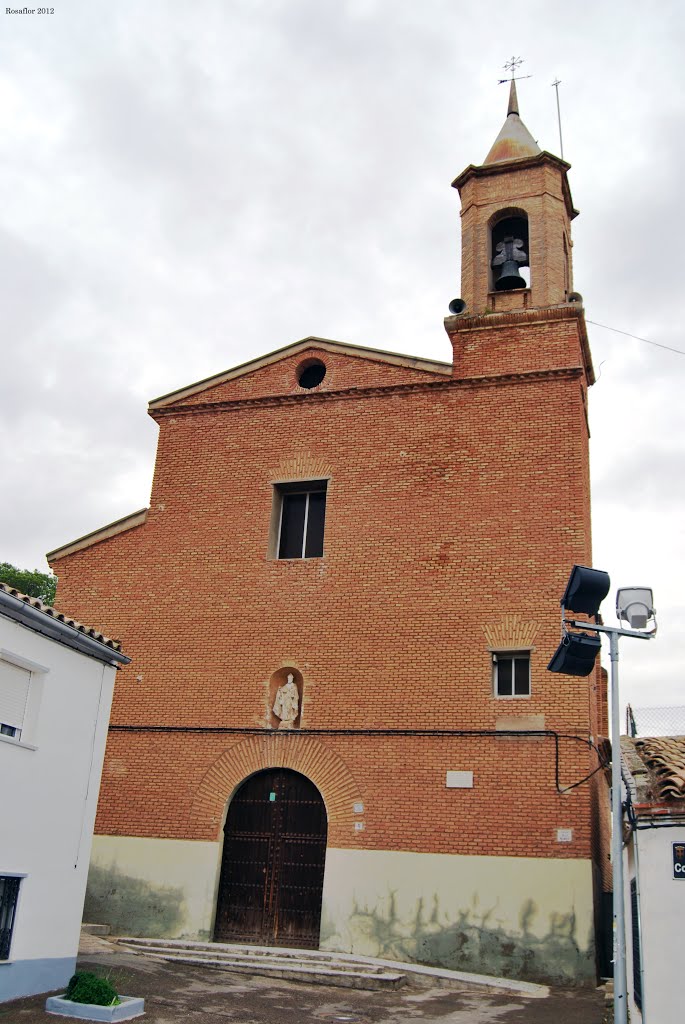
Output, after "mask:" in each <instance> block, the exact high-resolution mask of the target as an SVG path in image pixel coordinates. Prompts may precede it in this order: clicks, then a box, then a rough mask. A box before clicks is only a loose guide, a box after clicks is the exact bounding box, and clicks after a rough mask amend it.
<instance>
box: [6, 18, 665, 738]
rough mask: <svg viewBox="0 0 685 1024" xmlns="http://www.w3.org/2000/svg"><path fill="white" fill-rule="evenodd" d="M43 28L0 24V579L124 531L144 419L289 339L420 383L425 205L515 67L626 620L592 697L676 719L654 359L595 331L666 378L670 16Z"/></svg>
mask: <svg viewBox="0 0 685 1024" xmlns="http://www.w3.org/2000/svg"><path fill="white" fill-rule="evenodd" d="M12 9H19V10H21V8H12ZM2 10H5V9H4V8H3V9H2ZM47 10H49V11H53V12H54V13H51V14H47V15H39V14H34V15H31V14H7V13H0V310H1V311H2V327H3V343H2V350H1V351H2V360H1V362H0V420H1V422H2V430H1V433H0V445H1V446H2V448H1V452H0V471H1V473H2V485H3V486H2V492H3V496H4V500H3V501H2V504H1V505H0V561H9V562H12V563H14V564H15V565H18V566H20V567H22V568H30V569H33V568H39V569H43V570H45V569H47V564H46V562H45V559H44V554H45V552H46V551H49V550H51V549H53V548H56V547H59V546H61V545H63V544H65V543H67V542H68V541H70V540H73V539H74V538H76V537H79V536H82V535H83V534H85V533H88V532H90V531H91V530H95V529H97V528H99V527H100V526H103V525H105V524H107V523H109V522H112V521H113V520H116V519H119V518H121V517H122V516H125V515H127V514H129V513H130V512H133V511H135V510H137V509H140V508H143V507H145V506H146V505H147V503H148V499H149V493H150V485H151V481H152V471H153V466H154V456H155V445H156V438H157V427H156V425H155V424H154V422H153V421H152V420H151V419H150V418H149V417H148V416H147V412H146V408H147V402H148V401H149V400H150V399H151V398H155V397H157V396H159V395H162V394H165V393H167V392H169V391H172V390H174V389H176V388H180V387H182V386H183V385H185V384H188V383H191V382H193V381H196V380H200V379H202V378H204V377H207V376H210V375H212V374H214V373H219V372H220V371H222V370H225V369H227V368H229V367H231V366H233V365H236V364H239V363H243V362H245V361H246V360H249V359H250V358H252V357H256V356H258V355H261V354H264V353H266V352H269V351H271V350H273V349H275V348H279V347H282V346H284V345H287V344H289V343H291V342H294V341H297V340H298V339H300V338H303V337H307V336H309V335H318V336H320V337H327V338H333V339H336V340H339V341H347V342H352V343H354V344H357V345H367V346H370V347H373V348H381V349H387V350H390V351H397V352H404V353H409V354H412V355H421V356H427V357H432V358H437V359H443V360H445V361H448V360H450V359H451V350H450V345H449V343H448V340H447V336H446V334H445V331H444V327H443V318H444V317H445V315H447V306H448V303H449V301H450V300H451V299H452V298H454V297H456V296H458V295H459V294H460V287H459V274H460V268H459V259H460V257H459V246H460V240H459V199H458V195H457V193H456V191H455V190H454V189H452V188H450V183H451V181H452V180H453V179H454V178H455V177H456V175H457V174H458V173H459V172H460V171H461V170H462V169H463V168H464V167H465V166H467V165H468V164H470V163H481V162H482V161H483V159H484V158H485V155H486V153H487V152H488V150H489V148H490V145H491V144H492V142H493V141H494V139H495V137H496V135H497V133H498V131H499V129H500V127H501V124H502V122H503V120H504V117H505V114H506V105H507V98H508V96H507V93H508V89H507V86H506V85H498V79H500V78H504V77H506V74H507V72H505V71H504V68H503V65H504V64H505V62H506V61H507V60H508V59H509V58H510V57H512V56H516V57H521V58H523V59H524V61H525V62H524V63H523V64H522V65H521V67H520V69H519V74H520V75H530V76H531V77H530V78H527V79H525V80H523V81H521V82H520V83H519V86H518V95H519V102H520V111H521V116H522V119H523V120H524V122H525V123H526V125H527V126H528V128H529V129H530V131H531V133H532V134H533V136H534V137H535V138H536V139H537V140H538V143H539V145H540V146H541V148H543V149H546V150H548V151H550V152H552V153H556V154H559V152H560V148H559V130H558V124H557V108H556V101H555V90H554V88H553V87H552V84H551V83H552V82H553V81H554V80H555V78H556V79H559V80H560V82H561V84H560V86H559V100H560V106H561V116H562V132H563V146H564V157H565V159H567V160H568V161H569V162H570V163H571V164H572V170H571V171H570V184H571V189H572V193H573V199H574V203H575V206H576V207H577V208H578V209H579V210H580V216H579V217H578V218H577V219H576V220H575V221H574V222H573V238H574V249H573V261H574V287H575V288H576V290H577V291H579V292H580V293H581V294H582V295H583V298H584V303H585V311H586V315H587V317H588V319H589V320H590V321H593V322H594V323H592V322H591V323H590V324H589V327H588V330H589V336H590V342H591V346H592V351H593V358H594V363H595V368H596V371H597V376H598V378H599V379H598V382H597V384H596V385H595V386H594V387H593V388H592V391H591V410H590V412H591V429H592V441H591V458H592V481H593V547H594V564H595V565H596V566H597V567H598V568H602V569H605V570H607V571H608V572H609V574H610V576H611V580H612V591H611V594H610V598H608V599H607V601H606V602H605V605H604V608H603V610H604V617H605V620H606V621H607V622H613V621H614V616H613V610H612V608H611V605H612V603H613V594H614V591H615V588H616V587H620V586H631V585H640V586H651V587H653V589H654V596H655V604H656V608H657V615H658V622H659V632H658V635H657V637H656V638H655V639H654V640H652V641H649V642H647V641H641V640H630V639H624V640H622V641H621V646H620V652H621V659H620V686H621V695H622V699H623V700H624V701H625V700H628V701H630V702H631V704H632V705H633V706H634V707H636V708H642V707H652V706H655V705H685V694H684V693H683V688H684V687H683V683H684V682H685V672H684V671H683V665H684V663H685V639H684V637H685V586H684V585H683V581H682V576H683V568H684V561H685V558H684V556H685V530H684V523H683V508H684V506H685V355H682V354H678V353H676V352H672V351H669V350H668V349H666V348H660V347H657V345H656V344H647V343H646V342H643V341H638V340H634V339H632V338H630V337H627V336H625V335H623V334H618V333H615V332H614V331H610V330H606V329H604V328H602V327H599V326H595V324H604V325H608V326H610V327H612V328H615V329H617V330H620V331H625V332H628V333H629V334H633V335H637V336H639V337H641V338H645V339H648V340H649V341H651V342H654V343H657V344H658V345H661V346H670V347H671V348H676V349H680V350H682V352H685V337H684V332H683V330H682V326H681V309H680V294H681V292H682V289H683V285H682V281H683V278H684V277H685V247H684V246H683V244H682V243H683V234H682V232H681V231H680V220H681V218H680V217H679V211H680V209H681V199H682V168H683V166H685V123H684V122H685V84H684V76H683V73H682V52H683V47H684V45H685V11H684V10H683V7H682V3H679V2H669V0H662V2H660V3H659V5H658V6H654V7H653V8H652V11H651V12H650V11H649V10H648V9H647V5H646V4H644V2H643V0H640V2H635V0H622V2H621V3H620V4H619V3H617V2H614V3H609V2H597V0H593V2H587V0H576V2H575V3H573V4H566V3H560V2H553V0H519V2H518V3H517V4H474V3H473V2H468V3H467V2H465V0H422V2H421V3H415V2H410V0H335V2H333V0H193V2H192V3H186V4H181V3H173V2H171V0H165V2H160V0H146V2H145V3H144V4H141V3H139V2H137V0H136V2H134V0H116V2H110V3H104V2H103V0H67V2H63V0H56V6H55V7H54V8H48V9H47ZM559 444H560V445H561V446H563V444H564V427H563V424H560V425H559ZM569 568H570V567H569ZM560 596H561V595H560ZM58 604H59V601H58ZM64 611H66V612H68V609H64ZM604 660H605V662H606V663H608V657H607V655H606V652H605V655H604ZM674 721H675V719H674ZM667 731H668V729H667ZM670 731H682V732H685V718H683V717H682V716H681V718H680V722H679V724H678V725H677V727H676V725H675V724H672V725H671V727H670Z"/></svg>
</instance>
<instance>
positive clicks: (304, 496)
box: [276, 480, 326, 558]
mask: <svg viewBox="0 0 685 1024" xmlns="http://www.w3.org/2000/svg"><path fill="white" fill-rule="evenodd" d="M276 495H277V500H278V501H279V503H280V515H279V524H278V543H277V548H276V549H277V552H278V558H321V556H322V555H323V533H324V522H325V519H326V481H325V480H308V481H306V482H301V483H295V484H279V485H278V487H277V488H276Z"/></svg>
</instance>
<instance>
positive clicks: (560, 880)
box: [48, 83, 606, 983]
mask: <svg viewBox="0 0 685 1024" xmlns="http://www.w3.org/2000/svg"><path fill="white" fill-rule="evenodd" d="M568 168H569V165H568V164H566V163H565V162H564V161H562V160H560V159H559V158H557V157H555V156H553V155H551V154H549V153H547V152H543V151H540V150H539V148H538V147H537V145H536V143H535V142H534V140H533V139H532V137H531V136H530V134H529V133H528V130H527V129H526V127H525V125H524V124H523V122H522V121H521V119H520V117H519V115H518V109H517V102H516V95H515V87H514V85H513V83H512V92H511V98H510V105H509V112H508V115H507V118H506V121H505V124H504V126H503V128H502V131H501V132H500V135H499V136H498V138H497V140H496V142H495V144H494V146H493V147H492V150H491V151H490V153H489V154H488V157H487V158H486V160H485V162H484V163H483V164H481V165H471V166H469V167H468V168H467V169H466V170H465V171H464V172H463V173H462V174H461V175H460V176H459V177H458V178H457V179H456V181H455V182H454V185H455V187H456V188H458V190H459V193H460V196H461V201H462V299H461V300H460V301H459V302H456V303H454V304H453V306H452V310H453V312H452V313H451V315H450V316H448V317H447V319H446V320H445V329H446V331H447V334H448V336H449V338H450V341H451V342H452V346H453V361H452V362H451V363H440V362H436V361H433V360H429V359H422V358H412V357H407V356H400V355H395V354H391V353H387V352H381V351H378V350H375V349H372V348H359V347H355V346H352V345H347V344H341V343H339V342H334V341H329V340H325V339H321V338H315V337H311V338H306V339H304V340H303V341H299V342H297V343H295V344H291V345H287V346H286V347H284V348H280V349H278V350H277V351H275V352H271V353H270V354H268V355H265V356H264V357H263V358H260V359H256V360H252V361H251V362H249V363H246V364H244V365H242V366H238V367H236V368H234V369H232V370H229V371H227V372H225V373H222V374H219V375H217V376H216V377H214V378H211V379H209V380H205V381H202V382H200V383H198V384H193V385H190V386H188V387H186V388H184V389H182V390H180V391H177V392H175V393H174V394H171V395H166V396H164V397H162V398H160V399H157V400H155V401H153V402H151V403H150V407H149V411H150V415H151V416H152V417H153V418H154V419H155V420H156V421H157V423H158V424H159V428H160V433H159V446H158V452H157V460H156V467H155V474H154V482H153V487H152V495H151V500H150V506H149V508H147V509H144V510H141V511H139V512H136V513H134V514H133V515H131V516H129V517H128V518H126V519H124V520H121V521H119V522H117V523H114V524H111V525H109V526H107V527H105V528H103V529H102V530H99V531H97V532H95V533H93V534H91V535H89V536H87V537H84V538H81V539H79V540H77V541H74V542H72V543H70V544H66V545H64V546H63V547H61V548H59V549H57V550H56V551H53V552H51V554H50V555H49V556H48V557H49V561H50V564H51V566H52V568H53V570H54V571H55V573H56V574H57V575H58V577H59V591H58V593H59V602H60V605H61V606H63V607H66V608H69V610H70V613H72V614H75V615H77V616H79V617H83V618H85V619H87V621H89V622H95V624H96V625H97V626H102V627H103V628H106V630H107V632H108V633H109V634H110V635H116V636H117V637H119V638H120V639H121V642H122V644H123V645H124V647H125V649H126V651H127V654H128V655H129V657H130V658H131V665H130V666H128V667H127V668H125V669H124V670H123V671H122V672H121V673H120V674H119V678H118V681H117V690H116V694H115V700H114V706H113V714H112V721H111V726H110V732H109V740H108V745H107V752H106V758H105V766H104V772H103V780H102V789H101V796H100V804H99V811H98V818H97V822H96V836H95V841H94V849H93V860H92V864H91V872H90V880H89V896H88V899H87V904H86V906H87V914H88V915H89V916H90V917H91V919H96V920H100V921H107V922H109V923H111V924H112V926H113V929H114V930H115V931H118V932H119V933H125V934H138V935H157V936H159V935H164V936H169V937H181V936H187V937H195V938H206V939H210V940H211V939H215V940H220V941H241V942H256V943H260V944H263V945H284V946H309V947H320V948H322V949H331V950H341V951H347V952H355V953H361V954H368V955H372V956H382V957H386V958H393V959H398V960H415V961H420V962H424V963H429V964H436V965H442V966H446V967H451V968H455V969H460V970H468V971H476V972H478V973H485V974H498V975H505V976H510V977H517V978H526V979H531V980H552V981H561V982H566V983H569V982H570V983H583V982H591V981H594V978H595V960H594V956H595V953H594V938H593V936H594V931H595V923H594V906H595V899H594V896H593V887H594V888H595V889H596V886H597V875H598V854H597V851H596V843H595V835H594V821H595V818H596V804H597V794H596V790H595V788H594V781H595V780H594V779H593V778H589V779H587V777H588V776H591V773H592V772H593V771H594V770H595V769H596V768H597V766H598V754H597V749H596V744H597V742H598V738H599V737H600V736H602V735H604V734H606V702H605V693H604V692H603V689H602V687H601V683H600V676H599V671H597V672H595V673H593V674H592V675H591V676H589V677H588V678H572V677H560V676H556V675H552V674H550V673H549V672H547V670H546V666H547V664H548V662H549V660H550V657H551V656H552V654H553V652H554V650H555V649H556V647H557V644H558V642H559V598H560V596H561V593H562V592H563V589H564V585H565V581H566V579H567V577H568V574H569V570H570V568H571V567H572V566H573V565H574V564H575V563H580V564H585V565H587V564H591V561H590V560H591V537H590V493H589V464H588V424H587V391H588V387H589V386H590V385H591V384H592V382H593V370H592V363H591V358H590V353H589V348H588V342H587V335H586V330H585V322H584V315H583V309H582V302H581V301H580V297H579V296H577V295H576V294H575V293H573V291H572V275H571V233H570V222H571V220H572V218H573V217H574V216H575V213H576V211H575V210H574V208H573V205H572V201H571V195H570V190H569V185H568V180H567V171H568ZM586 779H587V781H583V780H586Z"/></svg>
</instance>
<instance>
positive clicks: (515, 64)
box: [498, 57, 533, 85]
mask: <svg viewBox="0 0 685 1024" xmlns="http://www.w3.org/2000/svg"><path fill="white" fill-rule="evenodd" d="M523 63H524V58H523V57H511V59H510V60H508V61H507V63H506V64H503V65H502V66H503V68H504V70H505V71H511V78H500V79H499V81H498V85H504V83H505V82H519V81H520V80H521V79H522V78H532V77H533V76H532V75H517V74H516V70H517V68H519V67H520V66H521V64H523Z"/></svg>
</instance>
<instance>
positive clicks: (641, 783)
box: [621, 736, 685, 1024]
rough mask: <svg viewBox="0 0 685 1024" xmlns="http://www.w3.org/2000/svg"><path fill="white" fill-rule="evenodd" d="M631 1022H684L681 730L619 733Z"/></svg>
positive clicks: (684, 747) (684, 775) (684, 766)
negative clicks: (625, 832)
mask: <svg viewBox="0 0 685 1024" xmlns="http://www.w3.org/2000/svg"><path fill="white" fill-rule="evenodd" d="M621 753H622V759H623V769H624V773H623V774H624V781H625V783H626V792H625V794H624V796H625V806H626V818H625V819H624V829H626V830H627V829H628V828H629V829H630V831H629V838H628V841H627V843H626V845H625V848H624V866H625V908H626V953H627V975H628V1007H629V1012H630V1021H631V1024H636V1022H644V1024H681V1022H682V1020H683V1019H684V1018H685V996H684V995H683V987H682V985H681V983H680V953H679V950H680V944H681V942H682V936H683V922H684V921H685V736H657V737H648V738H641V737H639V738H635V739H629V738H627V737H625V736H624V737H622V739H621Z"/></svg>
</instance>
